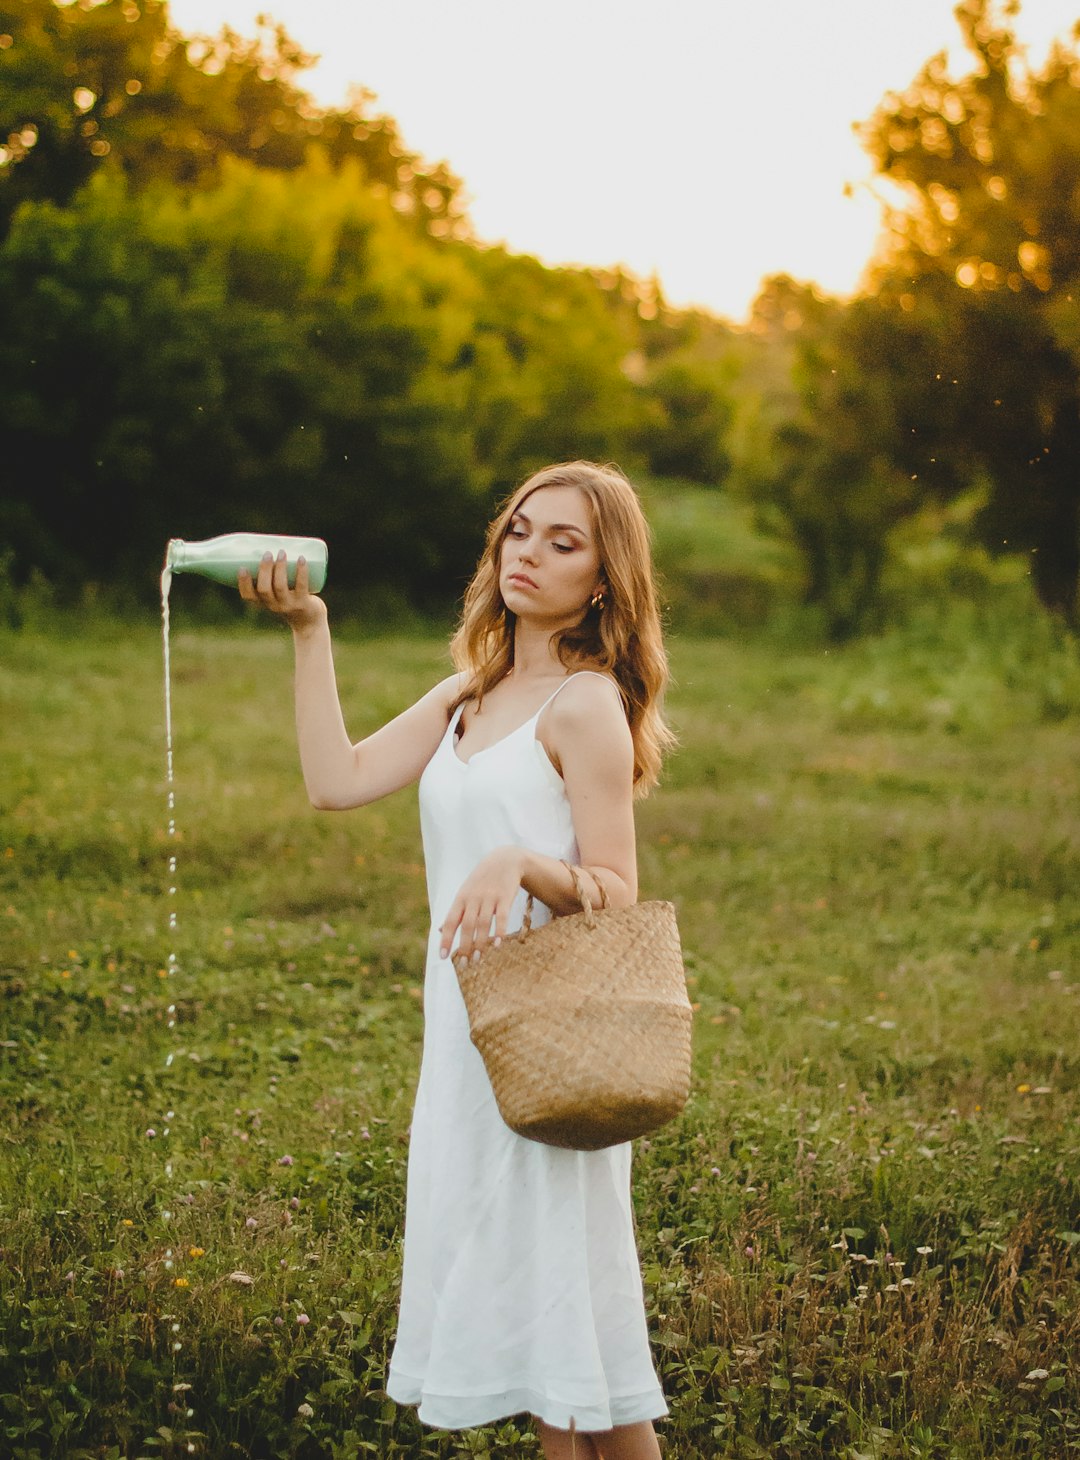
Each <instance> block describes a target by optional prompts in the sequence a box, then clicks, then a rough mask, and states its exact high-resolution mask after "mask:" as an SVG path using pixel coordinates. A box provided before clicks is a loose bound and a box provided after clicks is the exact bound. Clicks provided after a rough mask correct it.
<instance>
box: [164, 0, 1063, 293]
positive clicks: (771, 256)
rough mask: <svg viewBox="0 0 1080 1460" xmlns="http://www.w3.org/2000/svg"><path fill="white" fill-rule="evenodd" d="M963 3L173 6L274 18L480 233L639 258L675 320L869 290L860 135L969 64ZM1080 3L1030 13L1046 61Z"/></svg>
mask: <svg viewBox="0 0 1080 1460" xmlns="http://www.w3.org/2000/svg"><path fill="white" fill-rule="evenodd" d="M953 9H954V6H953V4H952V3H951V0H909V3H907V4H905V5H904V6H895V5H891V4H886V3H884V0H828V3H826V4H824V5H818V6H807V5H805V4H802V3H799V0H764V3H760V4H756V5H742V4H735V3H733V0H676V3H674V4H670V5H665V6H661V7H657V6H655V5H653V4H651V3H650V4H646V3H644V0H588V3H585V4H581V3H576V0H547V3H546V4H518V5H506V4H504V3H500V0H458V3H455V4H453V5H445V4H440V3H437V0H399V3H395V4H393V5H388V6H387V5H380V6H376V5H373V4H370V3H367V0H363V3H354V4H341V3H339V0H277V3H275V4H272V5H269V6H267V5H260V4H259V3H258V0H174V3H173V4H172V6H171V14H172V17H173V20H174V23H175V24H176V25H177V26H178V27H179V28H180V29H182V30H184V31H188V32H200V33H205V34H214V33H216V32H217V30H219V29H220V27H221V26H222V25H225V24H228V25H230V26H232V27H233V28H234V29H235V30H238V31H240V32H242V33H243V34H248V35H251V34H254V33H255V29H256V17H257V16H258V15H259V14H260V13H262V12H268V13H269V14H270V16H271V17H272V18H273V19H275V20H278V21H280V22H281V23H282V24H284V25H285V27H286V29H287V30H288V32H289V34H290V35H291V36H292V37H293V39H294V40H296V41H298V42H299V43H300V44H301V45H303V46H304V47H305V48H306V49H307V50H309V51H310V52H314V53H318V54H319V55H320V57H321V59H320V60H319V61H318V63H317V64H316V66H315V67H313V68H312V70H311V71H310V72H308V73H306V84H307V85H308V87H309V88H310V90H311V91H312V93H313V95H314V96H315V97H316V98H317V99H318V100H319V101H320V102H321V103H323V104H324V105H327V104H333V103H336V102H340V101H343V100H344V99H345V97H346V95H347V92H348V89H349V87H350V86H353V85H361V86H364V87H366V88H368V89H369V90H371V91H373V92H375V93H376V96H377V103H376V105H377V107H378V108H379V109H380V110H384V111H386V112H389V113H390V115H391V116H393V117H395V118H396V120H397V122H398V123H399V125H400V127H401V130H402V135H403V137H404V140H405V142H406V144H407V145H408V146H409V147H411V148H415V149H416V150H417V151H418V152H419V153H420V154H421V155H422V156H423V157H425V158H426V159H428V160H430V161H437V160H440V159H445V160H446V161H447V162H448V163H449V165H450V166H451V168H452V169H453V170H454V171H455V172H456V173H457V175H458V176H459V177H461V178H463V180H464V183H465V191H466V196H467V198H468V200H469V203H470V216H471V218H472V221H473V224H474V227H475V229H476V232H477V234H478V235H479V236H480V237H481V238H483V239H486V240H490V241H503V242H505V243H507V244H508V245H509V246H510V247H511V248H513V249H515V250H520V251H523V252H528V253H534V254H537V255H538V256H539V257H540V258H542V259H543V260H544V261H545V262H547V263H552V264H554V263H584V264H591V265H605V264H613V263H617V262H622V263H624V264H625V265H627V266H628V267H629V268H630V269H631V270H632V271H633V272H635V273H637V274H640V275H646V276H647V275H651V274H652V273H654V272H656V273H658V274H659V276H660V279H661V281H662V284H663V287H664V290H665V292H666V293H667V295H668V297H669V298H670V299H671V300H672V302H674V303H676V304H691V303H694V304H702V305H705V306H707V307H709V308H711V309H713V310H715V311H717V312H719V313H721V314H723V315H725V316H727V317H729V318H732V319H741V318H743V317H744V316H745V315H746V312H747V310H748V308H749V305H750V302H751V300H752V298H753V296H754V294H755V292H756V290H757V287H758V284H759V281H760V280H761V278H762V277H763V276H765V275H768V274H773V273H779V272H786V273H790V274H792V275H793V276H795V277H796V278H799V279H806V280H815V281H816V282H818V283H819V284H821V285H822V286H823V287H824V288H825V289H827V290H829V291H831V292H837V293H845V292H847V291H849V290H851V289H852V288H854V287H855V285H856V283H857V280H858V278H859V275H860V273H861V271H862V268H863V266H864V264H865V263H866V260H867V258H868V257H869V255H870V252H871V250H872V248H873V246H874V241H875V238H876V236H877V232H878V228H879V221H880V206H879V203H878V201H877V199H876V197H875V193H874V190H873V189H872V188H871V185H870V181H869V179H870V173H871V169H870V166H869V163H868V160H867V158H866V155H865V154H864V152H863V151H862V149H861V147H860V146H859V142H858V140H857V138H856V137H855V136H854V134H853V131H852V124H853V123H855V122H858V121H861V120H864V119H865V118H867V117H869V116H870V115H871V113H872V112H873V111H874V109H875V107H876V106H877V104H878V102H879V101H880V100H881V98H882V97H883V95H884V94H885V93H886V92H887V91H889V90H902V89H903V88H904V87H905V86H906V85H907V84H908V83H909V82H910V81H911V80H912V78H913V77H914V75H915V74H916V72H917V71H918V69H919V67H920V66H921V65H922V63H923V62H924V61H925V60H926V58H927V57H928V56H929V55H931V54H933V53H934V52H935V51H939V50H950V51H951V52H953V53H954V54H955V57H956V62H957V64H958V65H962V66H966V65H967V64H968V61H967V59H965V58H964V56H963V54H962V52H961V48H960V46H959V39H960V37H959V31H958V28H957V25H956V22H955V19H954V17H953ZM1078 15H1080V5H1078V4H1077V0H1024V4H1023V6H1022V8H1021V11H1020V14H1019V16H1018V18H1017V22H1016V28H1017V32H1018V34H1019V36H1020V37H1021V39H1022V40H1024V41H1025V42H1026V43H1028V44H1029V45H1030V47H1031V53H1032V56H1033V57H1036V58H1037V57H1040V56H1041V54H1042V53H1044V52H1045V50H1046V47H1047V46H1048V44H1049V43H1050V41H1051V40H1052V39H1053V38H1054V37H1057V36H1066V35H1067V34H1068V33H1069V31H1070V29H1071V26H1072V24H1073V23H1074V22H1075V21H1076V20H1077V18H1078Z"/></svg>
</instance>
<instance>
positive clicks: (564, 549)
mask: <svg viewBox="0 0 1080 1460" xmlns="http://www.w3.org/2000/svg"><path fill="white" fill-rule="evenodd" d="M554 546H555V548H556V550H557V551H558V552H560V553H572V552H573V551H574V545H573V543H570V542H557V543H555V545H554Z"/></svg>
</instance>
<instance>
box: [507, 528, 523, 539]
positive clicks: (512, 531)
mask: <svg viewBox="0 0 1080 1460" xmlns="http://www.w3.org/2000/svg"><path fill="white" fill-rule="evenodd" d="M506 535H507V537H524V536H525V532H524V529H523V528H520V527H508V528H507V529H506Z"/></svg>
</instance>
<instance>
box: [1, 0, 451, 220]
mask: <svg viewBox="0 0 1080 1460" xmlns="http://www.w3.org/2000/svg"><path fill="white" fill-rule="evenodd" d="M313 60H314V57H312V56H309V55H306V54H305V53H304V52H303V51H302V50H301V49H300V47H299V46H297V45H296V44H295V43H294V42H293V41H291V40H290V39H289V37H288V36H287V34H286V33H285V30H284V28H283V27H282V26H280V25H273V24H271V23H270V22H269V21H266V22H264V23H263V24H262V25H261V28H260V33H259V34H258V35H257V36H255V37H254V38H245V37H242V36H239V35H237V34H236V33H235V32H234V31H231V30H229V29H228V28H227V27H226V28H224V29H223V30H222V31H221V33H220V34H219V35H218V36H216V37H204V36H185V35H183V34H181V33H180V32H178V31H176V30H174V29H173V28H172V26H171V25H170V23H169V14H168V6H167V4H166V3H165V0H74V3H70V4H63V5H62V4H58V3H56V0H0V138H5V139H6V140H5V141H4V143H3V145H2V146H0V236H2V235H3V232H4V231H5V230H6V228H7V226H8V224H9V222H10V219H11V217H12V215H13V213H14V211H15V208H16V207H17V206H18V204H19V203H20V202H21V201H23V200H24V199H38V200H43V199H48V200H50V201H52V202H56V203H66V202H68V201H69V200H70V199H71V198H72V197H73V196H74V194H75V192H76V190H77V189H78V188H79V187H80V186H81V185H82V184H83V183H84V182H85V181H86V180H87V179H88V178H89V177H90V176H91V175H92V174H93V173H94V172H95V171H96V170H97V169H98V168H99V167H101V166H102V165H103V164H104V165H109V166H114V167H115V166H119V167H120V168H122V169H123V171H124V173H125V175H126V176H127V178H128V179H129V180H130V181H131V182H133V183H135V184H136V185H143V184H146V183H148V182H150V181H154V180H162V179H169V180H171V181H173V182H176V183H178V184H183V185H208V184H212V183H213V182H214V181H215V180H216V179H217V178H218V177H219V176H220V169H221V163H222V159H223V158H225V157H228V156H234V157H243V158H246V159H248V160H249V161H251V162H255V163H257V164H258V165H259V166H262V167H270V168H277V169H292V168H298V167H300V166H302V165H303V162H304V156H305V150H306V148H307V146H308V145H309V144H310V143H311V142H312V141H313V140H318V142H319V143H320V144H321V145H322V147H323V148H324V149H325V151H326V154H327V155H328V156H329V157H330V158H331V159H332V160H333V161H334V162H335V163H341V162H343V161H345V160H347V159H350V158H355V159H357V160H358V161H359V162H360V163H361V164H362V166H363V170H364V176H365V177H366V179H367V180H368V181H369V182H370V183H371V184H373V185H375V186H377V187H380V188H383V189H385V190H386V192H387V195H388V196H389V197H390V199H391V202H392V204H393V206H394V208H395V209H396V210H397V211H399V212H401V213H402V214H403V215H404V216H407V217H412V218H414V219H415V220H416V221H417V224H418V225H419V226H420V227H422V228H424V229H428V230H430V231H431V232H432V233H434V234H435V235H436V236H447V235H449V234H451V233H453V232H455V231H460V230H461V229H462V226H463V223H462V204H461V197H460V185H459V183H458V181H457V179H456V178H454V177H453V176H452V175H451V173H450V172H449V171H448V169H447V168H446V167H445V166H443V165H441V164H440V165H437V166H434V167H429V166H426V165H424V164H422V163H421V162H420V160H419V159H418V158H417V157H416V156H415V155H414V154H412V153H410V152H409V151H408V150H407V148H406V147H405V146H404V144H403V143H402V141H401V137H400V135H399V133H398V129H397V125H396V124H395V122H394V121H393V120H392V119H391V118H389V117H385V116H373V115H371V113H370V104H371V101H372V96H371V93H369V92H366V91H364V90H363V89H362V88H356V89H355V90H354V92H353V94H352V97H351V100H350V104H349V105H348V106H347V107H345V108H322V107H318V106H316V104H315V103H314V102H313V101H312V100H311V98H310V97H309V96H308V95H307V94H306V93H305V92H304V91H303V90H302V89H301V88H300V87H299V86H298V84H297V77H298V76H299V74H300V73H301V72H302V71H303V70H304V69H305V68H306V67H308V66H310V65H311V63H312V61H313Z"/></svg>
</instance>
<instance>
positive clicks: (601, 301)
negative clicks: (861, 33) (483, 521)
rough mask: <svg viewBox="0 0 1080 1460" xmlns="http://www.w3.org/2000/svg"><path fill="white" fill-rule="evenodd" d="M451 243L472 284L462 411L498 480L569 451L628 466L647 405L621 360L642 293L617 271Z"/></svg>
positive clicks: (628, 349) (507, 483)
mask: <svg viewBox="0 0 1080 1460" xmlns="http://www.w3.org/2000/svg"><path fill="white" fill-rule="evenodd" d="M456 252H457V254H458V257H459V258H461V259H462V261H463V262H464V264H465V266H466V268H467V269H468V271H469V273H470V274H471V275H472V278H473V280H474V285H475V292H474V296H473V302H472V309H473V323H472V333H471V338H470V341H469V344H468V346H467V347H466V356H467V360H468V363H469V365H470V368H471V371H472V375H471V380H470V398H469V404H468V410H469V415H470V419H471V421H472V423H473V429H474V432H475V440H476V450H477V454H478V457H479V459H480V460H481V461H483V462H484V463H485V464H486V466H487V468H488V469H489V470H490V472H491V474H492V477H493V480H494V482H495V484H496V486H497V487H498V488H499V489H500V490H508V489H509V488H510V487H511V486H512V485H513V483H514V482H515V481H516V480H517V479H518V478H520V477H521V476H522V475H523V474H524V473H526V472H528V471H531V470H534V469H535V468H537V467H540V466H543V465H545V464H546V463H548V462H551V461H557V460H561V459H567V458H575V457H591V458H594V459H600V460H603V459H608V458H613V457H620V458H622V459H623V464H624V465H628V464H629V463H628V462H627V460H626V451H627V448H628V445H629V443H630V441H631V438H632V436H633V435H634V433H635V431H636V428H637V423H638V422H639V420H640V418H641V415H642V412H643V410H644V405H643V402H642V399H641V395H640V392H639V390H638V388H637V386H636V384H635V383H634V381H633V379H632V378H631V376H632V374H633V372H632V370H630V371H628V369H627V367H626V362H627V359H628V357H629V356H630V355H631V354H632V353H633V351H634V348H635V345H636V343H637V331H638V302H637V300H636V299H635V298H633V297H632V296H630V295H628V294H627V293H625V292H624V289H623V283H624V281H623V278H622V276H604V275H602V274H599V273H590V272H588V271H586V270H581V269H552V268H547V267H545V265H543V264H541V263H540V261H539V260H538V259H535V258H532V257H530V256H529V255H523V254H511V253H508V252H507V251H506V250H505V249H503V248H476V247H475V246H472V245H467V244H462V245H459V246H458V247H457V250H456Z"/></svg>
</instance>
